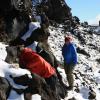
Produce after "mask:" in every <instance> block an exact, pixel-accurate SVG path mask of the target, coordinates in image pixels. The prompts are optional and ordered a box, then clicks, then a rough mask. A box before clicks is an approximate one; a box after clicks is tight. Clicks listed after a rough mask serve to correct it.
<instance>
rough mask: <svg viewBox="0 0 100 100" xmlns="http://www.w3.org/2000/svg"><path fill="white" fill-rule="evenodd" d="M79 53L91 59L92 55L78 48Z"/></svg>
mask: <svg viewBox="0 0 100 100" xmlns="http://www.w3.org/2000/svg"><path fill="white" fill-rule="evenodd" d="M77 52H78V53H81V54H83V55H86V56H88V57H90V54H89V53H87V52H86V51H85V50H84V49H82V48H80V47H77Z"/></svg>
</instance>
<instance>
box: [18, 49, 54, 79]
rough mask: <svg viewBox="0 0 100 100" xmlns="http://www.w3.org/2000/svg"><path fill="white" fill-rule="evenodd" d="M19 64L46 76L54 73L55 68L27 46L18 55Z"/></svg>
mask: <svg viewBox="0 0 100 100" xmlns="http://www.w3.org/2000/svg"><path fill="white" fill-rule="evenodd" d="M19 61H20V65H21V66H22V67H24V68H27V69H29V70H30V71H31V72H32V73H36V74H38V75H40V76H41V77H44V78H48V77H50V76H52V75H53V74H55V69H54V68H53V67H52V66H51V65H50V64H49V63H48V62H46V61H45V60H44V59H43V58H42V57H41V56H39V55H38V54H37V53H36V52H34V51H32V50H31V49H29V48H25V49H23V50H22V52H21V55H20V60H19Z"/></svg>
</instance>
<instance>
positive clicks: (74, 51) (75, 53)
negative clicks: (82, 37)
mask: <svg viewBox="0 0 100 100" xmlns="http://www.w3.org/2000/svg"><path fill="white" fill-rule="evenodd" d="M71 48H72V58H73V63H74V64H77V61H78V58H77V51H76V47H75V45H72V47H71Z"/></svg>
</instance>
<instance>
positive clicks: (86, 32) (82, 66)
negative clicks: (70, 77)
mask: <svg viewBox="0 0 100 100" xmlns="http://www.w3.org/2000/svg"><path fill="white" fill-rule="evenodd" d="M63 27H64V26H63V25H58V27H50V28H49V29H50V32H51V36H50V38H49V43H50V44H51V48H52V51H53V52H54V54H55V56H56V57H57V58H58V60H59V61H61V62H62V63H63V58H62V55H61V48H62V45H63V43H64V35H67V34H70V33H68V32H67V31H66V32H64V30H63ZM90 29H91V28H90V27H88V28H84V27H82V26H78V28H77V29H74V30H73V33H71V35H72V36H73V41H74V42H75V44H76V47H77V52H78V64H77V66H76V68H75V71H74V80H75V83H74V89H73V91H69V92H68V97H66V99H65V100H88V99H92V100H94V99H96V100H99V97H98V96H99V93H100V36H99V35H98V34H96V33H93V31H92V32H91V33H90ZM61 74H62V73H61ZM62 76H63V77H64V78H65V77H66V76H65V74H62ZM65 80H66V78H65ZM65 83H66V84H67V82H65ZM76 94H79V95H80V96H79V97H77V96H76ZM71 98H74V99H71Z"/></svg>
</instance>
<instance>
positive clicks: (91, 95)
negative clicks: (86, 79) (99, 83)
mask: <svg viewBox="0 0 100 100" xmlns="http://www.w3.org/2000/svg"><path fill="white" fill-rule="evenodd" d="M95 98H96V93H95V92H94V91H90V92H89V97H88V99H92V100H93V99H95Z"/></svg>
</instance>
